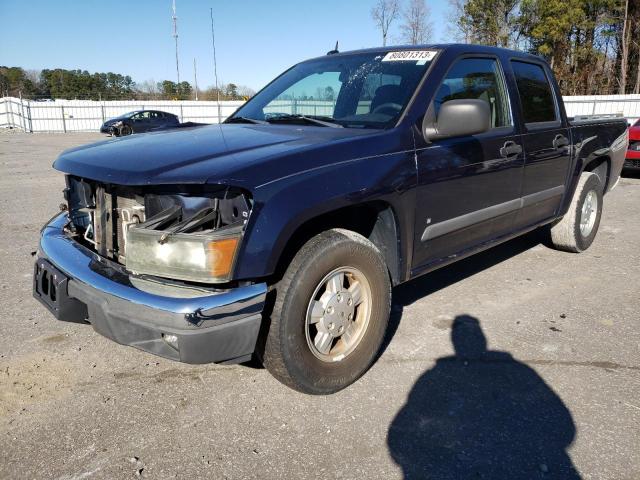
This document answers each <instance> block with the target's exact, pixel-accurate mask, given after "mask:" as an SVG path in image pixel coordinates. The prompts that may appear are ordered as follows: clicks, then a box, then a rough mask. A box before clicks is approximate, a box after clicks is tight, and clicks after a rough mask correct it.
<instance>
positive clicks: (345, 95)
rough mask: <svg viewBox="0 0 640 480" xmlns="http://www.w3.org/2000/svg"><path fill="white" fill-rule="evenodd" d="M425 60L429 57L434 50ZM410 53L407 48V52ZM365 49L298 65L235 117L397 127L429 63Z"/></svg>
mask: <svg viewBox="0 0 640 480" xmlns="http://www.w3.org/2000/svg"><path fill="white" fill-rule="evenodd" d="M424 52H430V53H429V58H432V57H433V53H434V52H433V51H426V50H425V51H424ZM408 53H411V52H408ZM390 55H391V53H390V54H388V55H385V53H366V54H354V55H344V56H327V57H325V58H321V59H316V60H311V61H308V62H304V63H300V64H298V65H296V66H295V67H293V68H292V69H290V70H288V71H287V72H285V73H284V74H282V75H281V76H280V77H278V78H277V79H276V80H275V81H274V82H272V83H271V84H270V85H268V86H267V87H266V88H265V89H264V90H262V91H261V92H260V93H258V94H257V95H256V96H254V97H253V98H252V99H251V100H249V101H248V102H247V103H246V104H245V105H243V106H242V107H241V108H240V109H239V110H238V111H237V112H236V113H235V115H234V116H233V117H231V119H229V120H232V119H233V118H234V117H237V118H239V117H243V118H245V119H253V120H266V121H268V122H270V123H278V122H283V121H296V118H294V117H293V116H298V119H299V120H303V119H301V118H299V116H306V117H311V118H316V119H321V120H325V121H327V120H328V121H331V122H335V123H339V124H340V125H342V126H344V127H351V128H367V127H368V128H387V127H391V126H393V125H395V123H396V121H397V120H398V118H399V117H400V115H401V113H402V111H403V110H404V108H405V107H406V105H407V103H408V102H409V99H410V98H411V96H412V95H413V92H414V91H415V89H416V87H417V86H418V83H419V82H420V80H421V79H422V76H423V75H424V73H425V71H426V69H427V68H428V66H429V64H430V61H426V60H425V59H424V58H423V59H421V60H416V59H415V58H414V59H403V60H401V61H398V60H397V59H394V60H391V61H390V60H388V58H389V56H390Z"/></svg>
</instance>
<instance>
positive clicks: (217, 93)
mask: <svg viewBox="0 0 640 480" xmlns="http://www.w3.org/2000/svg"><path fill="white" fill-rule="evenodd" d="M174 1H175V0H174ZM209 13H210V14H211V46H212V47H213V75H214V76H215V80H216V97H217V100H216V102H217V104H218V123H220V118H221V116H220V87H219V85H218V63H217V62H216V35H215V33H214V32H213V8H210V9H209Z"/></svg>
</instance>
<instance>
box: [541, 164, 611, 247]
mask: <svg viewBox="0 0 640 480" xmlns="http://www.w3.org/2000/svg"><path fill="white" fill-rule="evenodd" d="M602 192H603V186H602V183H601V182H600V178H599V177H598V176H597V175H596V174H595V173H591V172H584V173H583V174H582V175H581V176H580V179H579V180H578V186H577V187H576V191H575V193H574V195H573V200H572V201H571V205H570V206H569V210H568V211H567V213H566V215H565V216H564V217H563V218H562V220H560V221H559V222H558V223H556V224H555V225H553V226H552V227H551V228H550V237H551V243H552V245H553V246H554V247H555V248H557V249H558V250H565V251H567V252H575V253H579V252H582V251H584V250H586V249H587V248H589V247H590V246H591V244H592V243H593V241H594V239H595V238H596V234H597V233H598V227H599V226H600V217H601V216H602Z"/></svg>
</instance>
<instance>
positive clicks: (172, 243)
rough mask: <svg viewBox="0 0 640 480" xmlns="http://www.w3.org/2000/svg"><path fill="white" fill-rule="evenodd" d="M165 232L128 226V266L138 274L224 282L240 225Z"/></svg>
mask: <svg viewBox="0 0 640 480" xmlns="http://www.w3.org/2000/svg"><path fill="white" fill-rule="evenodd" d="M166 233H167V232H164V231H162V230H148V229H145V228H138V227H132V228H130V229H129V231H128V232H127V258H126V267H127V269H128V270H130V271H132V272H133V273H137V274H147V275H156V276H159V277H166V278H173V279H177V280H187V281H192V282H202V283H223V282H226V281H228V280H229V279H230V276H231V273H232V271H233V265H234V262H235V258H236V253H237V251H238V246H239V244H240V238H241V235H242V230H241V228H239V227H232V228H228V229H220V230H217V231H215V232H211V233H209V234H206V233H203V234H200V233H174V234H169V235H167V234H166ZM163 237H165V238H163Z"/></svg>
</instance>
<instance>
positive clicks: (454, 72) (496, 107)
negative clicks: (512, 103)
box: [433, 58, 511, 128]
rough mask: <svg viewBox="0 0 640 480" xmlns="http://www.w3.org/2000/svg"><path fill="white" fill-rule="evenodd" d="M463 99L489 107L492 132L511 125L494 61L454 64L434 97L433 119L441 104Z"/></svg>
mask: <svg viewBox="0 0 640 480" xmlns="http://www.w3.org/2000/svg"><path fill="white" fill-rule="evenodd" d="M466 98H472V99H480V100H484V101H486V102H487V103H488V104H489V107H490V108H491V127H492V128H497V127H506V126H509V125H511V113H510V109H509V100H508V97H507V91H506V88H505V84H504V79H503V76H502V74H501V72H500V66H499V64H498V61H497V60H495V59H492V58H463V59H462V60H458V62H456V63H455V65H454V66H453V67H451V70H449V72H448V73H447V76H446V77H445V79H444V80H443V81H442V84H441V85H440V88H439V89H438V91H437V92H436V95H435V97H434V100H433V104H434V108H435V113H436V116H437V115H438V112H439V111H440V107H441V106H442V104H443V103H444V102H446V101H448V100H458V99H466Z"/></svg>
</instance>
